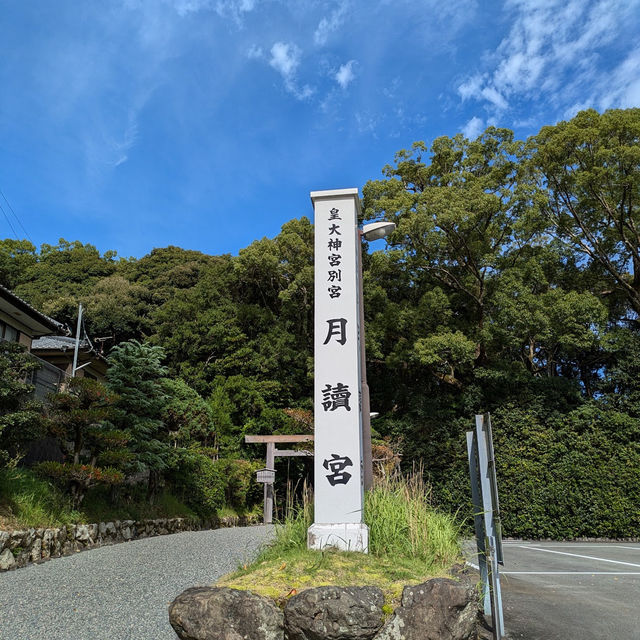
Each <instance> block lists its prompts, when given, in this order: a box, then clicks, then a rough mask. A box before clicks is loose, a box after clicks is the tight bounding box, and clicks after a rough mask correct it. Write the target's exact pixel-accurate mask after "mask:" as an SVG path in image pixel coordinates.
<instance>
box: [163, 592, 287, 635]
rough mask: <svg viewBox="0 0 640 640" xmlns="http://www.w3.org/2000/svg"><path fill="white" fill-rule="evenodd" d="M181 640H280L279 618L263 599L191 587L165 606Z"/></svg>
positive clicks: (278, 613) (274, 608)
mask: <svg viewBox="0 0 640 640" xmlns="http://www.w3.org/2000/svg"><path fill="white" fill-rule="evenodd" d="M169 622H170V623H171V626H172V627H173V629H174V631H175V632H176V633H177V634H178V637H179V638H180V639H181V640H284V624H283V614H282V611H280V609H278V607H276V605H275V604H274V603H273V602H272V601H271V600H268V599H267V598H263V597H262V596H258V595H256V594H254V593H251V592H250V591H238V590H236V589H228V588H226V587H192V588H191V589H187V590H186V591H183V592H182V593H181V594H180V595H179V596H178V597H177V598H176V599H175V600H174V601H173V602H172V603H171V605H170V606H169Z"/></svg>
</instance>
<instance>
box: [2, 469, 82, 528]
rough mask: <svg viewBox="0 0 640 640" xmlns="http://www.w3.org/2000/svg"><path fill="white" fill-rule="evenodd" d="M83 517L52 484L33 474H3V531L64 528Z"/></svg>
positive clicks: (21, 471)
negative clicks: (31, 528) (28, 528)
mask: <svg viewBox="0 0 640 640" xmlns="http://www.w3.org/2000/svg"><path fill="white" fill-rule="evenodd" d="M81 515H82V514H81V513H80V512H78V511H73V510H72V509H71V507H70V505H69V502H68V500H67V499H66V498H65V497H64V496H63V495H62V493H61V492H60V491H59V490H58V489H57V488H56V487H55V486H54V485H53V484H52V483H51V482H49V481H47V480H44V479H42V478H39V477H38V476H36V475H35V474H34V473H32V472H31V471H29V470H27V469H4V470H1V471H0V528H3V529H22V528H27V527H60V526H62V525H65V524H70V523H72V522H76V521H77V520H78V519H79V518H80V516H81Z"/></svg>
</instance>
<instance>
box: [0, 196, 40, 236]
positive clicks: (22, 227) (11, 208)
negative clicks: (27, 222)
mask: <svg viewBox="0 0 640 640" xmlns="http://www.w3.org/2000/svg"><path fill="white" fill-rule="evenodd" d="M0 196H2V197H3V198H4V201H5V202H6V203H7V206H8V207H9V209H10V211H11V213H13V216H14V218H15V219H16V220H17V221H18V224H19V225H20V227H21V229H22V230H23V231H24V235H25V236H27V238H28V239H29V242H31V244H33V240H32V239H31V236H30V235H29V232H28V231H27V230H26V229H25V228H24V225H23V224H22V222H21V221H20V218H19V217H18V214H17V213H16V212H15V211H14V210H13V207H12V206H11V203H10V202H9V201H8V200H7V196H5V195H4V193H3V192H2V189H0Z"/></svg>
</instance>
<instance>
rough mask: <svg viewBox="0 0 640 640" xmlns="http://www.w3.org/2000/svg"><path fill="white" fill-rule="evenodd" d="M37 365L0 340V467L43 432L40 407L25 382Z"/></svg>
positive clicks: (21, 349)
mask: <svg viewBox="0 0 640 640" xmlns="http://www.w3.org/2000/svg"><path fill="white" fill-rule="evenodd" d="M39 366H40V365H39V364H38V363H37V362H36V361H35V360H34V359H33V358H31V357H30V356H29V354H28V353H27V352H26V350H25V349H24V347H22V346H21V345H18V344H15V343H13V342H4V341H0V467H1V466H4V465H5V464H6V463H7V462H8V460H9V458H10V457H16V456H17V457H20V456H21V455H23V454H24V453H25V451H26V448H27V446H28V444H29V442H30V441H32V440H35V439H36V438H37V437H38V436H40V435H42V433H43V421H42V407H41V405H40V404H39V403H38V402H36V401H34V400H33V396H32V394H33V389H34V388H33V385H31V384H29V382H28V380H29V377H30V375H31V374H32V373H33V372H34V371H35V370H36V369H38V368H39Z"/></svg>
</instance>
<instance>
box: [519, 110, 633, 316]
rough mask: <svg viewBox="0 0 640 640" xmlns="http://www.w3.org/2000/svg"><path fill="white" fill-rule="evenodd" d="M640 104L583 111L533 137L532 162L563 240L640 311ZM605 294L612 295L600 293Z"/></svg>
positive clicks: (542, 201) (546, 211) (543, 203)
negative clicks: (608, 279) (639, 107)
mask: <svg viewBox="0 0 640 640" xmlns="http://www.w3.org/2000/svg"><path fill="white" fill-rule="evenodd" d="M639 140H640V109H625V110H620V109H616V110H610V111H606V112H605V113H603V114H599V113H598V112H597V111H594V110H593V109H590V110H587V111H581V112H580V113H579V114H578V115H576V116H575V117H574V118H573V119H572V120H570V121H568V122H560V123H558V124H557V125H554V126H548V127H543V128H542V129H541V130H540V133H539V134H538V135H537V136H535V137H533V138H532V139H531V140H530V141H529V151H530V154H531V155H530V162H529V163H528V165H527V167H528V168H529V170H530V171H531V176H532V177H533V179H534V180H535V181H536V182H537V184H538V185H539V186H540V191H539V193H540V194H541V197H540V198H539V199H538V203H539V205H540V210H541V212H542V213H543V215H544V216H545V218H546V220H547V221H548V223H549V224H548V229H549V230H550V232H551V233H552V234H554V235H555V236H556V237H557V238H559V239H560V240H562V241H563V242H565V243H567V244H568V245H569V246H571V247H572V248H573V249H574V250H575V251H577V252H578V253H579V254H581V255H582V257H583V259H584V260H585V262H587V263H591V264H594V265H596V266H597V267H598V268H600V269H601V270H602V271H604V273H605V274H607V275H608V276H609V278H610V282H611V284H612V286H613V287H614V288H615V289H617V290H619V291H620V292H621V293H622V294H623V295H624V296H625V297H626V299H627V300H628V303H629V305H630V306H631V308H632V309H633V311H634V312H635V313H636V314H640V144H639ZM600 293H610V292H604V291H601V292H600Z"/></svg>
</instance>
